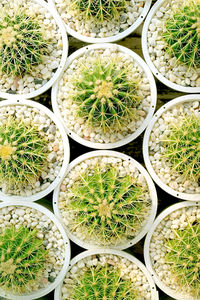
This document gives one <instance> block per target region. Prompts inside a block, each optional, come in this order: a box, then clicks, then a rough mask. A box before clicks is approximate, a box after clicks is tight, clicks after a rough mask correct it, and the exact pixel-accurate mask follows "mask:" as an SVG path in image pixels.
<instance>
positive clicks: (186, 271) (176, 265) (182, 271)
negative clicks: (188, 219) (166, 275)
mask: <svg viewBox="0 0 200 300" xmlns="http://www.w3.org/2000/svg"><path fill="white" fill-rule="evenodd" d="M164 246H165V247H166V249H167V252H168V253H167V255H166V257H165V259H166V262H167V263H168V264H169V267H170V270H171V272H172V274H173V276H174V281H175V282H177V283H179V285H180V286H181V287H182V288H181V291H184V288H189V289H190V291H191V293H192V295H193V296H194V299H199V298H200V223H199V222H198V223H189V224H188V226H187V227H186V228H184V230H178V229H176V230H174V238H173V239H169V240H167V241H166V244H165V245H164Z"/></svg>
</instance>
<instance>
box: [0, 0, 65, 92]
mask: <svg viewBox="0 0 200 300" xmlns="http://www.w3.org/2000/svg"><path fill="white" fill-rule="evenodd" d="M18 5H19V6H20V7H22V8H24V9H25V10H26V12H27V14H28V15H29V16H31V17H33V18H36V20H37V22H38V23H39V25H40V27H41V30H42V33H43V38H44V39H45V40H47V41H48V42H49V43H50V45H49V52H50V53H49V55H46V56H43V62H42V64H39V65H38V66H36V67H35V69H34V71H33V72H32V73H31V74H25V75H23V77H20V76H8V75H7V74H4V73H2V72H1V71H0V91H1V92H7V93H10V94H19V95H20V94H27V93H31V92H34V91H35V90H38V89H39V88H41V87H42V86H44V85H45V84H46V83H47V82H48V81H49V80H50V79H51V78H52V77H53V75H54V73H55V72H56V69H57V68H58V66H59V64H60V60H61V56H62V48H63V45H62V36H61V32H60V30H59V28H58V26H57V24H56V22H55V20H54V18H53V16H52V15H51V13H50V12H49V11H48V10H47V9H46V8H44V7H43V6H42V5H40V4H39V1H38V3H36V2H34V1H32V0H27V1H23V0H10V1H7V0H2V1H1V3H0V12H2V11H3V10H4V9H5V10H6V11H9V13H10V14H11V12H12V11H13V14H14V9H13V8H16V7H18ZM1 18H2V14H1V13H0V21H1Z"/></svg>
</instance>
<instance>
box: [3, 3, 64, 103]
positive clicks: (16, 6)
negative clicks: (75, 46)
mask: <svg viewBox="0 0 200 300" xmlns="http://www.w3.org/2000/svg"><path fill="white" fill-rule="evenodd" d="M0 11H1V13H0V18H1V25H0V97H2V98H12V99H13V98H15V99H16V98H17V97H18V95H19V94H20V95H23V96H24V98H32V97H35V96H37V95H39V94H41V93H43V92H44V91H46V90H47V89H49V88H50V87H51V86H52V85H53V83H54V82H55V81H56V79H57V78H58V77H59V75H60V73H61V71H62V68H63V67H64V64H65V61H66V58H67V51H68V41H67V36H66V33H65V29H64V27H63V24H62V21H61V20H60V18H59V17H58V16H56V17H55V15H54V13H53V11H52V10H50V8H49V6H48V5H47V3H46V2H45V1H43V0H40V1H38V0H33V1H32V0H28V1H21V0H18V1H14V0H11V1H7V2H1V4H0Z"/></svg>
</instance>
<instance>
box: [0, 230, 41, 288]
mask: <svg viewBox="0 0 200 300" xmlns="http://www.w3.org/2000/svg"><path fill="white" fill-rule="evenodd" d="M42 243H43V241H42V240H40V239H38V238H37V230H30V229H29V228H25V227H23V226H21V227H20V228H16V227H15V226H11V227H9V228H6V229H5V231H4V232H1V233H0V287H1V288H2V289H4V290H6V291H8V292H11V293H17V294H22V293H24V292H25V291H30V290H32V289H34V284H35V283H38V281H39V280H40V277H41V274H42V272H43V271H44V264H45V261H46V256H47V251H46V250H45V248H44V246H43V245H42Z"/></svg>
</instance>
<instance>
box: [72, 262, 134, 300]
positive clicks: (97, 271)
mask: <svg viewBox="0 0 200 300" xmlns="http://www.w3.org/2000/svg"><path fill="white" fill-rule="evenodd" d="M72 288H73V292H72V296H71V297H72V298H73V299H74V300H80V299H83V300H84V299H87V300H94V299H98V300H113V299H117V300H124V299H126V300H134V299H136V288H135V286H134V284H133V282H132V281H131V279H127V278H126V279H124V278H123V277H122V276H121V274H120V269H119V268H118V269H115V268H114V267H113V266H112V265H111V264H109V263H106V264H105V265H104V266H101V265H97V266H91V267H88V268H87V270H86V271H85V272H84V273H83V274H81V275H79V276H78V279H77V284H76V285H74V286H73V287H72Z"/></svg>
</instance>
